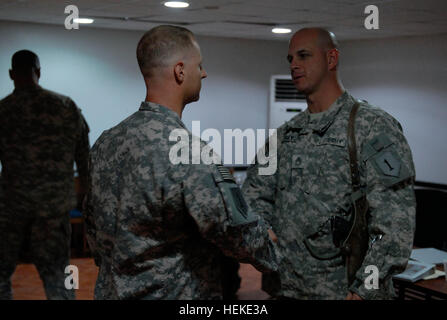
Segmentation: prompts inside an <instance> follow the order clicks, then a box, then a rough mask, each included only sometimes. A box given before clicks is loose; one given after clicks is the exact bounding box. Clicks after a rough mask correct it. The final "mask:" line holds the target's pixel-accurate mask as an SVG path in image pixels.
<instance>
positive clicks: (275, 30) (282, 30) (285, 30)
mask: <svg viewBox="0 0 447 320" xmlns="http://www.w3.org/2000/svg"><path fill="white" fill-rule="evenodd" d="M272 32H273V33H290V32H292V30H291V29H288V28H273V29H272Z"/></svg>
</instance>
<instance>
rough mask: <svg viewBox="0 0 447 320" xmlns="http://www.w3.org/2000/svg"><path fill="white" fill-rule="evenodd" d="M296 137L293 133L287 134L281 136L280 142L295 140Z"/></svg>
mask: <svg viewBox="0 0 447 320" xmlns="http://www.w3.org/2000/svg"><path fill="white" fill-rule="evenodd" d="M297 140H298V137H297V136H296V135H295V134H287V135H285V136H284V137H283V138H282V142H296V141H297Z"/></svg>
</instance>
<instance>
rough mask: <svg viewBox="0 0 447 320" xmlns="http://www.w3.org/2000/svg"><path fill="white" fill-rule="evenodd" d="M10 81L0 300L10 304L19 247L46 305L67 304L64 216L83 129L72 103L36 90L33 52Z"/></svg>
mask: <svg viewBox="0 0 447 320" xmlns="http://www.w3.org/2000/svg"><path fill="white" fill-rule="evenodd" d="M9 74H10V77H11V79H12V80H13V81H14V87H15V89H14V92H13V93H12V94H10V95H8V96H7V97H6V98H4V99H3V100H1V101H0V161H1V164H2V173H1V182H0V183H1V186H0V190H1V194H0V298H1V299H12V292H11V276H12V274H13V273H14V270H15V268H16V264H17V261H18V259H19V254H20V248H21V247H22V246H23V247H29V250H30V253H31V259H32V262H33V263H34V264H35V265H36V267H37V270H38V272H39V275H40V277H41V279H42V280H43V283H44V287H45V293H46V295H47V298H48V299H73V298H74V292H73V290H67V289H66V288H65V285H64V282H65V277H66V275H65V273H64V271H65V267H66V266H67V265H69V264H70V263H69V259H70V220H69V219H70V217H69V211H70V210H71V209H73V208H74V207H75V206H76V200H75V195H74V171H73V164H74V162H76V165H77V169H78V173H79V178H80V182H81V183H80V185H81V193H82V190H84V191H83V192H85V191H86V189H87V187H86V181H87V176H88V173H87V167H88V153H89V148H90V146H89V141H88V132H89V129H88V126H87V123H86V121H85V119H84V117H83V116H82V114H81V110H80V109H78V107H77V106H76V104H75V103H74V102H73V100H71V99H70V98H69V97H66V96H62V95H60V94H58V93H55V92H52V91H48V90H45V89H43V88H42V87H40V86H39V84H38V83H39V78H40V63H39V58H38V57H37V55H36V54H35V53H33V52H31V51H28V50H21V51H18V52H16V53H15V54H14V55H13V56H12V69H11V70H10V71H9ZM81 198H82V194H81V195H80V198H79V200H78V202H79V203H80V202H81V201H82V199H81ZM24 242H27V243H24Z"/></svg>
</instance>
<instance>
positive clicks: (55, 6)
mask: <svg viewBox="0 0 447 320" xmlns="http://www.w3.org/2000/svg"><path fill="white" fill-rule="evenodd" d="M162 2H163V1H162V0H0V20H9V21H27V22H35V23H50V24H63V22H64V20H65V17H66V15H65V13H64V8H65V6H66V5H69V4H74V5H77V6H78V8H79V11H80V15H81V16H85V17H93V18H94V19H95V23H93V24H92V25H82V26H81V28H95V27H97V28H115V29H126V30H147V29H149V28H150V27H152V26H155V25H157V24H160V23H173V24H179V25H184V26H186V27H188V28H190V29H191V30H192V31H193V32H195V33H197V34H199V35H210V36H222V37H237V38H250V39H269V40H284V39H288V38H290V35H275V34H272V33H271V29H272V27H273V26H286V27H290V28H291V29H293V30H297V29H299V28H301V27H310V26H322V27H326V28H328V29H329V30H331V31H334V32H335V33H336V35H337V37H338V38H339V39H341V40H347V39H368V38H377V37H398V36H408V35H430V34H439V33H447V22H446V21H447V1H446V0H424V1H420V0H375V1H366V0H365V1H364V0H276V1H273V0H190V3H191V5H190V7H189V8H187V9H172V8H166V7H165V6H163V4H162ZM371 3H374V4H375V5H377V6H378V8H379V22H380V29H379V30H366V29H365V28H364V20H365V18H366V14H365V13H364V9H365V7H366V6H367V5H369V4H371Z"/></svg>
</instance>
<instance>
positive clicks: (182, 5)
mask: <svg viewBox="0 0 447 320" xmlns="http://www.w3.org/2000/svg"><path fill="white" fill-rule="evenodd" d="M164 5H165V6H166V7H169V8H187V7H189V3H188V2H183V1H168V2H165V3H164Z"/></svg>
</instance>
